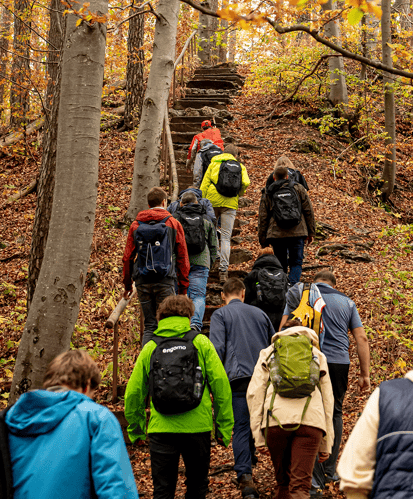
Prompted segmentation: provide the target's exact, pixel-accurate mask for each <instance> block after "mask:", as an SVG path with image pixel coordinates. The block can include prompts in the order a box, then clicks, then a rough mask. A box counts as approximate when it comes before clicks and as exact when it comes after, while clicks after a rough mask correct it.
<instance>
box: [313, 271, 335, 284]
mask: <svg viewBox="0 0 413 499" xmlns="http://www.w3.org/2000/svg"><path fill="white" fill-rule="evenodd" d="M318 281H323V282H326V281H327V282H331V284H332V285H333V286H335V285H336V282H337V281H336V276H335V275H334V274H333V273H332V272H331V270H320V272H317V274H316V275H315V277H314V282H318Z"/></svg>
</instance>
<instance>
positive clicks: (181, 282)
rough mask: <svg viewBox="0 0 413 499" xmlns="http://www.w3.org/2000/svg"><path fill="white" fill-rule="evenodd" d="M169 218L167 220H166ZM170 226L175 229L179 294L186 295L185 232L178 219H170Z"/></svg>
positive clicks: (187, 266) (187, 268)
mask: <svg viewBox="0 0 413 499" xmlns="http://www.w3.org/2000/svg"><path fill="white" fill-rule="evenodd" d="M169 221H171V219H169V220H168V222H169ZM171 224H172V227H173V228H174V229H175V230H176V241H175V254H176V272H177V275H178V287H179V294H181V295H186V292H187V289H188V286H189V279H188V275H189V268H190V264H189V256H188V249H187V247H186V241H185V233H184V229H183V227H182V225H181V224H180V223H179V222H178V220H176V219H173V221H171Z"/></svg>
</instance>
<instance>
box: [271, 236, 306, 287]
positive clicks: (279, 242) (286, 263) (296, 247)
mask: <svg viewBox="0 0 413 499" xmlns="http://www.w3.org/2000/svg"><path fill="white" fill-rule="evenodd" d="M306 239H307V238H306V237H280V238H279V239H273V240H272V242H271V245H272V247H273V249H274V255H275V256H276V257H277V258H278V260H279V261H280V263H281V265H282V268H283V270H284V272H285V273H286V274H287V273H288V267H290V275H289V276H288V278H289V281H290V283H291V284H295V283H296V282H300V277H301V267H302V265H303V258H304V242H305V240H306Z"/></svg>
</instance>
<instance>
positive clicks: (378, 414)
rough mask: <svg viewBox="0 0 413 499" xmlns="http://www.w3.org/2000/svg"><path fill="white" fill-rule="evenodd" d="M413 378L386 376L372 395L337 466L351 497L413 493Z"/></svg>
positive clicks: (410, 374)
mask: <svg viewBox="0 0 413 499" xmlns="http://www.w3.org/2000/svg"><path fill="white" fill-rule="evenodd" d="M412 382H413V371H409V372H408V373H407V374H406V375H405V377H404V378H398V379H392V380H389V381H383V382H382V383H381V384H380V386H379V387H378V388H376V389H375V390H374V392H373V393H372V395H371V397H370V398H369V400H368V401H367V404H366V406H365V407H364V410H363V413H362V414H361V416H360V419H359V420H358V421H357V423H356V426H355V427H354V429H353V431H352V432H351V435H350V437H349V439H348V440H347V443H346V445H345V446H344V450H343V453H342V454H341V458H340V461H339V463H338V467H337V471H338V474H339V475H340V490H343V491H344V492H345V493H346V496H347V497H348V498H349V499H368V498H369V497H370V498H372V499H381V498H390V497H392V498H393V497H395V498H398V499H410V498H411V497H412V480H411V475H412V453H411V449H412V445H413V424H412V417H411V415H412V404H413V383H412Z"/></svg>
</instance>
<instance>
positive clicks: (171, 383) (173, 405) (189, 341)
mask: <svg viewBox="0 0 413 499" xmlns="http://www.w3.org/2000/svg"><path fill="white" fill-rule="evenodd" d="M198 334H200V333H199V331H194V330H191V331H188V332H187V333H186V334H185V336H184V337H183V338H177V337H172V338H163V337H159V336H156V335H153V337H152V340H153V341H154V342H155V343H156V345H157V346H156V348H155V350H154V351H153V352H152V356H151V363H150V372H149V395H150V396H151V397H152V403H153V405H154V407H155V409H156V410H157V411H158V412H159V413H161V414H165V415H172V414H182V413H184V412H188V411H191V410H192V409H195V408H196V407H198V406H199V404H200V403H201V399H202V395H203V393H204V388H205V380H204V379H203V376H202V377H201V382H202V389H201V390H200V391H199V392H198V393H196V391H197V390H196V386H195V383H196V379H195V378H196V373H197V372H198V373H199V372H200V371H199V369H198V370H197V367H199V359H198V350H197V349H196V347H195V345H194V339H195V338H196V336H197V335H198Z"/></svg>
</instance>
